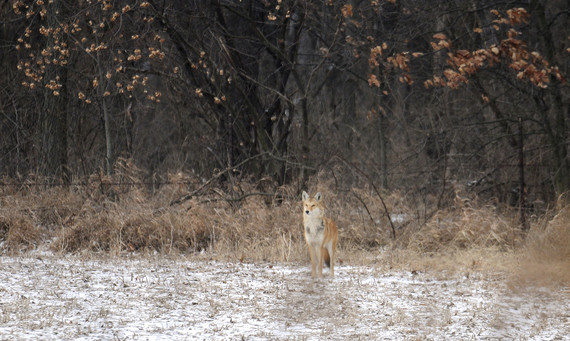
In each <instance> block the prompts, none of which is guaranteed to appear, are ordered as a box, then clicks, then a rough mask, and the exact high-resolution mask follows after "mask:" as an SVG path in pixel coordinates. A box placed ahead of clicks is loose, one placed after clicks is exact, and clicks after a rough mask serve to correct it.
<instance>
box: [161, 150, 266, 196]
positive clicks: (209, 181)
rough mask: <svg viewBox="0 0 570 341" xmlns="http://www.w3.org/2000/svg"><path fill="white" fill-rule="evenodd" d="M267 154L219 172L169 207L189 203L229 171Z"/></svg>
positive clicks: (250, 158)
mask: <svg viewBox="0 0 570 341" xmlns="http://www.w3.org/2000/svg"><path fill="white" fill-rule="evenodd" d="M267 154H269V153H260V154H257V155H253V156H251V157H248V158H247V159H245V160H243V161H242V162H240V163H238V164H236V165H234V166H232V167H228V168H226V169H224V170H221V171H219V172H218V173H216V174H215V175H214V176H213V177H211V178H210V179H209V180H208V181H206V182H204V183H203V184H202V185H201V186H200V187H198V188H196V189H195V190H194V191H192V192H190V193H188V194H186V195H184V196H182V197H181V198H178V199H176V200H174V201H171V202H170V204H169V206H174V205H178V204H181V203H183V202H185V201H187V200H190V199H192V198H193V197H194V196H195V195H196V194H198V193H199V192H200V191H202V190H203V189H204V188H205V187H206V186H208V185H210V184H211V183H212V182H214V180H216V179H218V178H220V177H221V176H222V175H224V174H226V173H227V172H229V171H231V170H234V169H236V168H238V167H241V166H243V165H245V164H246V163H248V162H250V161H251V160H253V159H256V158H258V157H261V156H264V155H267Z"/></svg>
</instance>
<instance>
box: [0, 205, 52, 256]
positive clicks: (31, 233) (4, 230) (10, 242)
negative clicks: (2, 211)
mask: <svg viewBox="0 0 570 341" xmlns="http://www.w3.org/2000/svg"><path fill="white" fill-rule="evenodd" d="M42 239H43V233H42V231H41V229H40V228H39V227H38V226H36V224H34V222H33V220H32V219H30V218H29V217H26V216H22V215H18V214H8V215H6V216H5V215H0V241H5V243H6V246H7V248H8V250H10V251H18V250H29V249H33V248H35V247H37V245H38V244H39V243H40V242H41V241H42Z"/></svg>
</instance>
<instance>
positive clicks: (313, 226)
mask: <svg viewBox="0 0 570 341" xmlns="http://www.w3.org/2000/svg"><path fill="white" fill-rule="evenodd" d="M304 225H305V239H306V241H307V244H311V245H315V246H321V245H322V244H323V241H324V239H325V220H324V219H306V220H305V222H304Z"/></svg>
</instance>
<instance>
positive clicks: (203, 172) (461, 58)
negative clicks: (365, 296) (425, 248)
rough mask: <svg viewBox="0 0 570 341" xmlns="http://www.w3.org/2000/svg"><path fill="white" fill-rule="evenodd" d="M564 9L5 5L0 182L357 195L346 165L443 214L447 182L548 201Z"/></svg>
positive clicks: (268, 0)
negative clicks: (81, 181)
mask: <svg viewBox="0 0 570 341" xmlns="http://www.w3.org/2000/svg"><path fill="white" fill-rule="evenodd" d="M569 7H570V6H569V5H568V3H567V1H558V0H544V1H539V0H530V1H486V0H472V1H458V0H441V1H415V0H380V1H378V0H364V1H326V0H321V1H309V0H305V1H300V0H249V1H248V0H242V1H237V0H236V1H231V0H217V1H181V0H174V1H156V0H152V1H103V0H90V1H87V0H83V1H69V0H61V1H57V0H54V1H47V0H44V1H41V0H40V1H3V2H2V3H1V4H0V11H1V14H2V16H1V18H2V19H1V23H2V31H1V33H0V46H1V48H2V53H1V55H0V62H1V63H2V66H3V69H4V72H3V73H2V74H0V77H1V78H2V82H0V84H1V85H0V98H1V103H0V111H1V115H0V134H1V135H2V141H1V143H0V165H1V170H0V172H1V173H2V174H3V175H5V176H9V177H18V176H20V177H22V176H27V175H28V174H37V175H42V176H44V177H46V178H48V179H52V180H54V181H65V182H70V181H72V180H73V179H77V178H81V177H85V176H88V175H90V174H93V173H96V172H99V171H103V172H105V173H107V174H111V173H112V172H113V165H114V163H115V162H116V160H118V159H119V158H126V159H131V160H133V161H134V163H135V164H136V165H137V166H138V167H139V168H141V169H142V170H143V171H144V172H145V174H146V176H147V177H148V178H149V179H150V178H153V177H159V178H166V177H167V174H168V173H175V172H178V171H184V172H188V173H194V174H195V175H196V176H198V177H201V178H209V177H210V176H211V175H212V174H213V172H215V171H216V170H217V171H219V170H223V169H232V171H231V172H228V173H226V176H225V178H224V179H223V180H224V181H225V182H226V183H228V184H230V185H232V186H233V185H235V184H236V183H239V181H240V180H244V179H246V180H252V181H253V182H260V181H262V180H263V181H264V182H266V183H268V184H270V185H271V186H279V185H282V184H289V183H299V184H301V186H302V185H303V184H304V183H305V182H306V181H307V179H308V178H309V177H310V176H311V175H315V174H317V173H318V172H320V171H323V172H331V174H332V175H331V176H332V177H336V178H338V179H342V180H341V181H342V182H343V186H345V187H349V186H351V185H352V184H354V183H355V182H357V181H359V180H358V176H357V175H356V174H355V173H354V172H351V171H350V170H349V169H346V167H345V168H342V167H340V166H338V163H336V164H335V161H334V160H335V157H340V158H342V159H343V160H346V161H348V162H350V163H351V164H352V165H353V166H354V167H357V168H358V169H359V170H361V171H362V172H364V173H365V174H367V175H368V176H369V179H373V181H374V182H375V183H376V184H379V185H381V186H382V187H384V188H390V189H402V190H404V191H411V192H414V193H421V195H423V196H425V197H427V196H435V197H436V198H437V200H436V201H437V205H438V206H439V205H444V204H445V203H446V198H448V197H450V196H451V195H452V193H453V188H454V186H462V187H464V188H466V189H468V190H470V191H472V192H473V193H476V194H478V195H479V196H485V197H489V198H490V197H494V198H498V199H499V200H500V201H503V202H509V201H511V200H513V201H515V202H516V203H521V201H520V198H521V197H523V196H526V197H528V198H525V200H527V199H528V200H530V201H532V200H543V201H548V200H551V199H553V198H555V197H556V196H557V195H559V194H562V193H565V192H567V191H568V190H569V189H570V160H569V156H568V155H569V141H570V140H569V126H570V109H569V94H570V93H569V91H568V84H567V83H566V81H565V79H564V77H565V76H566V75H567V74H568V67H569V64H570V63H569V62H568V60H569V58H568V57H569V55H570V50H569V49H570V37H569V31H568V27H570V25H569V10H570V8H569ZM521 162H522V163H521ZM237 165H239V167H237ZM234 167H235V169H233V168H234ZM521 172H522V176H521Z"/></svg>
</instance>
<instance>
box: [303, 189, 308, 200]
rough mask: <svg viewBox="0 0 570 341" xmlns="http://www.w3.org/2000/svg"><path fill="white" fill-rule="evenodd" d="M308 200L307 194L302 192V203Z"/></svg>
mask: <svg viewBox="0 0 570 341" xmlns="http://www.w3.org/2000/svg"><path fill="white" fill-rule="evenodd" d="M307 200H309V194H307V192H305V191H303V201H307Z"/></svg>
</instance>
